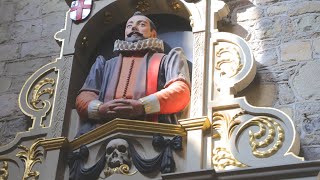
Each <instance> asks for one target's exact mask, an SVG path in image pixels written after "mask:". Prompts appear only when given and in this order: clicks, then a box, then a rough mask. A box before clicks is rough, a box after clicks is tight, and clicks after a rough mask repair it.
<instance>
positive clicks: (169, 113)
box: [76, 12, 190, 135]
mask: <svg viewBox="0 0 320 180" xmlns="http://www.w3.org/2000/svg"><path fill="white" fill-rule="evenodd" d="M114 51H115V52H117V53H119V56H117V57H115V58H112V59H110V60H105V59H104V57H102V56H98V57H97V59H96V62H95V63H94V64H93V66H92V67H91V70H90V73H89V75H88V76H87V79H86V81H85V83H84V85H83V87H82V88H81V90H80V92H79V95H78V96H77V99H76V108H77V111H78V113H79V115H80V117H81V119H82V120H84V122H83V124H84V125H83V127H82V129H81V130H80V132H79V133H80V134H79V133H78V135H81V134H83V133H85V132H87V131H90V130H92V129H94V128H95V127H97V126H99V125H100V124H103V123H106V122H108V121H111V120H113V119H115V118H124V119H134V120H145V121H152V122H159V123H170V124H177V119H178V118H184V117H181V116H183V115H185V114H186V113H185V110H186V107H187V106H188V104H189V101H190V77H189V69H188V64H187V60H186V57H185V55H184V54H183V50H182V49H181V48H174V49H172V50H171V51H170V52H169V53H168V54H167V55H165V54H163V51H164V45H163V42H162V40H160V39H157V32H156V28H155V26H154V24H153V22H152V21H151V20H150V19H149V18H148V17H146V16H144V15H142V14H141V13H140V12H136V13H135V14H134V15H133V16H132V17H131V18H130V19H129V20H128V21H127V23H126V28H125V41H122V40H117V41H116V42H115V44H114Z"/></svg>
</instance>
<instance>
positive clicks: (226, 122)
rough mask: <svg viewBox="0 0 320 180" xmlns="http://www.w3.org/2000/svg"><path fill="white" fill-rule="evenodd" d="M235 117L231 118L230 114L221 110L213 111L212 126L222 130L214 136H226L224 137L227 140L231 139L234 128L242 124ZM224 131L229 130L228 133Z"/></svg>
mask: <svg viewBox="0 0 320 180" xmlns="http://www.w3.org/2000/svg"><path fill="white" fill-rule="evenodd" d="M234 117H235V116H234ZM234 117H232V118H230V116H229V115H228V114H224V113H221V112H215V113H213V115H212V127H213V129H219V130H221V132H219V133H218V134H217V133H215V134H213V137H214V138H215V137H221V136H224V137H223V138H224V139H225V140H227V139H230V136H231V134H232V132H233V130H234V128H235V127H236V126H237V125H239V124H240V121H239V120H237V119H236V118H234ZM222 132H223V133H222ZM224 132H227V133H224ZM222 134H223V135H222Z"/></svg>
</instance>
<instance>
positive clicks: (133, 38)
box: [125, 32, 147, 42]
mask: <svg viewBox="0 0 320 180" xmlns="http://www.w3.org/2000/svg"><path fill="white" fill-rule="evenodd" d="M144 39H147V38H145V37H143V34H141V33H139V32H131V33H129V34H128V35H127V37H126V38H125V40H126V41H127V42H137V41H140V40H144Z"/></svg>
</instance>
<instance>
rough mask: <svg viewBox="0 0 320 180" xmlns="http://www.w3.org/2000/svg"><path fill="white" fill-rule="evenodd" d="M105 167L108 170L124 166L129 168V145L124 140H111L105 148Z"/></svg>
mask: <svg viewBox="0 0 320 180" xmlns="http://www.w3.org/2000/svg"><path fill="white" fill-rule="evenodd" d="M106 158H107V165H108V167H110V168H116V167H120V166H121V165H122V164H126V165H128V166H129V167H131V160H130V154H129V144H128V142H127V141H126V140H124V139H113V140H111V141H110V142H109V143H108V145H107V147H106Z"/></svg>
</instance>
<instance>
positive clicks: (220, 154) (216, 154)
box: [212, 147, 247, 170]
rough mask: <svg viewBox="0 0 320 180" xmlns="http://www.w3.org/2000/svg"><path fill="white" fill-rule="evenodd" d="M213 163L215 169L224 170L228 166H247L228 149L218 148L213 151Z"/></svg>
mask: <svg viewBox="0 0 320 180" xmlns="http://www.w3.org/2000/svg"><path fill="white" fill-rule="evenodd" d="M212 163H213V166H214V168H215V169H217V170H223V169H225V168H226V167H227V166H235V167H240V168H244V167H247V166H246V165H244V164H242V163H241V162H239V161H238V160H236V159H235V158H234V157H233V155H232V154H231V152H230V151H229V150H228V149H227V148H223V147H217V148H215V149H214V150H213V157H212Z"/></svg>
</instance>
